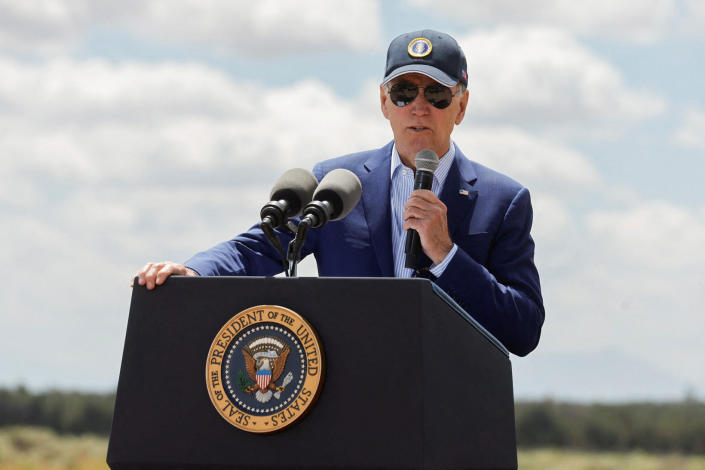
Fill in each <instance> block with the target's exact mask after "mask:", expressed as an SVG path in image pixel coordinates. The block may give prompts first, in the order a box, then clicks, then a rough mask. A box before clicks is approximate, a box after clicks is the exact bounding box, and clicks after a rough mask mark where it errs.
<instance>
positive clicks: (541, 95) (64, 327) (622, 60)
mask: <svg viewBox="0 0 705 470" xmlns="http://www.w3.org/2000/svg"><path fill="white" fill-rule="evenodd" d="M426 28H430V29H436V30H441V31H445V32H447V33H449V34H451V35H453V36H454V37H455V38H456V39H457V40H458V42H459V43H460V45H461V46H462V47H463V49H464V51H465V53H466V56H467V57H468V69H469V90H470V102H469V109H468V114H467V115H466V118H465V120H464V122H463V123H462V124H461V125H460V126H458V127H457V128H456V130H455V132H454V133H453V139H454V141H455V142H456V144H457V145H458V146H459V147H460V148H461V149H462V150H463V153H465V154H466V155H467V156H468V157H469V158H470V159H472V160H474V161H477V162H479V163H482V164H484V165H487V166H490V167H492V168H494V169H496V170H499V171H501V172H503V173H505V174H508V175H510V176H511V177H513V178H514V179H516V180H518V181H519V182H521V183H522V184H523V185H525V186H526V187H527V188H529V190H530V192H531V196H532V202H533V207H534V225H533V230H532V234H533V237H534V239H535V242H536V258H535V260H536V264H537V266H538V269H539V273H540V275H541V283H542V289H543V295H544V300H545V307H546V321H545V324H544V328H543V334H542V339H541V342H540V344H539V346H538V348H537V350H536V351H534V352H533V353H531V354H530V355H529V356H527V357H525V358H518V357H514V356H513V357H512V367H513V372H514V388H515V396H516V397H517V398H518V399H540V398H553V399H564V400H576V401H634V400H679V399H682V398H684V397H686V396H689V397H699V398H703V399H705V340H704V338H705V318H704V316H705V250H704V248H705V191H703V189H702V181H703V179H705V87H703V86H702V84H703V83H705V60H704V59H703V57H704V56H703V50H704V46H705V2H702V1H700V0H621V1H619V2H615V1H613V0H610V1H608V0H593V1H588V2H573V1H568V0H565V1H559V0H553V1H549V0H524V1H510V0H494V1H490V0H472V1H461V0H436V1H433V2H432V1H430V0H390V1H382V0H379V1H376V0H358V1H355V2H350V1H345V2H339V1H326V0H298V1H295V2H294V1H284V0H281V1H275V0H258V1H257V2H248V1H242V0H209V1H202V0H199V1H196V0H172V1H169V2H162V1H157V0H140V1H134V0H124V1H122V2H112V1H107V0H26V1H22V2H17V1H13V0H0V227H1V229H0V244H1V245H2V246H3V247H4V249H3V250H1V251H0V264H2V266H4V269H3V270H2V273H1V274H0V281H1V282H0V386H16V385H19V384H23V385H25V386H27V387H29V388H30V389H33V390H44V389H49V388H61V389H70V390H84V391H112V390H114V388H115V386H116V384H117V380H118V374H119V368H120V359H121V354H122V347H123V342H124V338H125V328H126V324H127V317H128V310H129V305H130V296H131V289H130V287H129V285H130V281H131V278H132V276H133V274H134V273H135V272H136V271H137V270H138V269H139V268H140V267H141V266H142V265H144V264H145V263H146V262H147V261H153V260H174V261H179V262H182V261H184V260H186V259H187V258H189V257H190V256H191V255H192V254H193V253H195V252H197V251H200V250H203V249H206V248H208V247H210V246H212V245H214V244H216V243H219V242H221V241H223V240H227V239H229V238H231V237H232V236H234V235H236V234H237V233H240V232H241V231H244V230H246V229H247V228H248V227H250V226H251V225H252V224H253V223H255V222H256V221H257V220H258V214H259V209H260V208H261V206H262V205H263V204H264V203H265V202H266V200H267V196H268V194H269V190H270V188H271V186H272V184H273V183H274V182H275V181H276V179H277V178H278V177H279V176H280V175H281V174H282V173H283V172H284V171H285V170H287V169H289V168H293V167H301V168H309V169H310V168H312V167H313V165H314V163H316V162H317V161H321V160H324V159H327V158H331V157H334V156H338V155H343V154H347V153H351V152H355V151H359V150H364V149H372V148H378V147H381V146H382V145H384V144H386V143H387V142H389V141H390V140H391V138H392V133H391V130H390V127H389V124H388V122H387V121H386V120H385V119H384V118H383V116H382V114H381V112H380V108H379V91H378V85H379V83H380V81H381V78H382V76H383V71H384V60H385V54H386V48H387V45H388V44H389V42H390V41H391V40H392V39H393V38H394V37H395V36H397V35H399V34H402V33H405V32H410V31H415V30H420V29H426ZM315 273H316V271H315V261H312V260H306V261H305V262H304V264H303V265H302V267H301V268H300V273H299V274H300V275H315Z"/></svg>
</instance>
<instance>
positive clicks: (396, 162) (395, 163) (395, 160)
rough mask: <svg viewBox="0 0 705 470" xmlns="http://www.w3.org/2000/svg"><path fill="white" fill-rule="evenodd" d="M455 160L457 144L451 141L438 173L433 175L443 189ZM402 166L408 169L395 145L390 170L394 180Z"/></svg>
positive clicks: (439, 165) (437, 170)
mask: <svg viewBox="0 0 705 470" xmlns="http://www.w3.org/2000/svg"><path fill="white" fill-rule="evenodd" d="M453 160H455V142H453V141H452V140H451V141H450V147H449V148H448V151H447V152H446V153H444V154H443V156H442V157H440V159H439V161H438V168H436V171H435V172H434V173H433V177H434V178H435V179H436V180H437V181H438V184H439V185H440V187H442V186H443V184H444V183H445V181H446V177H447V176H448V172H450V167H451V166H453ZM402 166H403V167H406V165H404V164H403V163H402V161H401V157H400V156H399V152H397V144H396V143H395V144H394V145H393V146H392V164H391V169H390V177H391V178H394V172H395V171H397V170H398V169H399V168H400V167H402Z"/></svg>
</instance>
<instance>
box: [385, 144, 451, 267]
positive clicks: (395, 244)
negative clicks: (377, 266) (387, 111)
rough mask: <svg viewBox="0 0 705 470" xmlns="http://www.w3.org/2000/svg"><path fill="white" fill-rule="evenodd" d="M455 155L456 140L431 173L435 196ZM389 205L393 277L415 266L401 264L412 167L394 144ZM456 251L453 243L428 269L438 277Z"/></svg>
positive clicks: (439, 190) (412, 185) (412, 177)
mask: <svg viewBox="0 0 705 470" xmlns="http://www.w3.org/2000/svg"><path fill="white" fill-rule="evenodd" d="M454 158H455V143H454V142H451V143H450V148H449V149H448V152H446V153H445V155H443V156H442V157H441V158H440V161H439V162H438V168H437V169H436V171H435V173H433V185H432V188H431V191H433V194H435V195H436V196H438V195H439V194H440V193H441V190H442V189H443V184H444V183H445V181H446V177H447V176H448V172H449V171H450V167H451V165H452V164H453V159H454ZM391 178H392V187H391V206H392V248H393V250H394V276H395V277H412V275H413V273H414V270H413V269H411V268H406V267H404V261H405V259H406V255H405V254H404V246H405V245H406V232H405V231H404V219H403V218H402V215H403V214H404V204H406V201H407V199H409V196H410V195H411V193H412V192H413V190H414V171H413V170H412V169H411V168H409V167H407V166H405V165H404V164H403V163H402V161H401V158H400V157H399V153H398V152H397V146H396V145H394V146H393V147H392V164H391ZM456 251H458V247H457V245H455V243H454V244H453V248H452V249H451V250H450V253H448V255H447V256H446V257H445V259H443V261H441V263H440V264H434V265H431V267H430V271H431V273H432V274H433V275H434V276H436V277H440V276H441V274H443V271H445V269H446V266H448V263H450V261H451V260H452V259H453V255H455V252H456Z"/></svg>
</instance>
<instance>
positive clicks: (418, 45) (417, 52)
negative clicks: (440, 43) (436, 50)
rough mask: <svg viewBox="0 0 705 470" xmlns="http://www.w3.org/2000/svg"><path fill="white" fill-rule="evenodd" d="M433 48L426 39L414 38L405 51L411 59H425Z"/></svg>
mask: <svg viewBox="0 0 705 470" xmlns="http://www.w3.org/2000/svg"><path fill="white" fill-rule="evenodd" d="M431 49H433V46H432V45H431V41H429V40H428V39H426V38H416V39H414V40H412V41H411V42H410V43H409V46H408V48H407V51H408V52H409V55H410V56H411V57H417V58H418V57H426V56H427V55H429V54H430V53H431Z"/></svg>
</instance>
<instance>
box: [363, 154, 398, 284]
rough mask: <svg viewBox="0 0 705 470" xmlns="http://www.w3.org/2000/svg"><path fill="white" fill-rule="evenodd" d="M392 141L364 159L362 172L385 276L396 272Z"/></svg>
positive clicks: (367, 211) (372, 233)
mask: <svg viewBox="0 0 705 470" xmlns="http://www.w3.org/2000/svg"><path fill="white" fill-rule="evenodd" d="M391 155H392V143H389V144H388V145H386V146H384V147H382V148H381V149H380V150H379V151H377V152H375V154H374V155H373V156H372V157H370V158H369V160H367V161H366V162H365V163H364V171H362V172H361V178H360V182H361V183H362V204H363V207H364V210H365V218H366V219H367V225H368V227H369V230H370V237H371V239H372V240H371V241H372V246H373V247H374V251H375V254H376V255H377V262H378V263H379V269H380V272H381V275H382V276H385V277H393V276H394V260H393V258H392V215H391V209H390V199H389V186H390V184H391V182H390V168H389V165H390V164H391V163H390V162H391Z"/></svg>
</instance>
